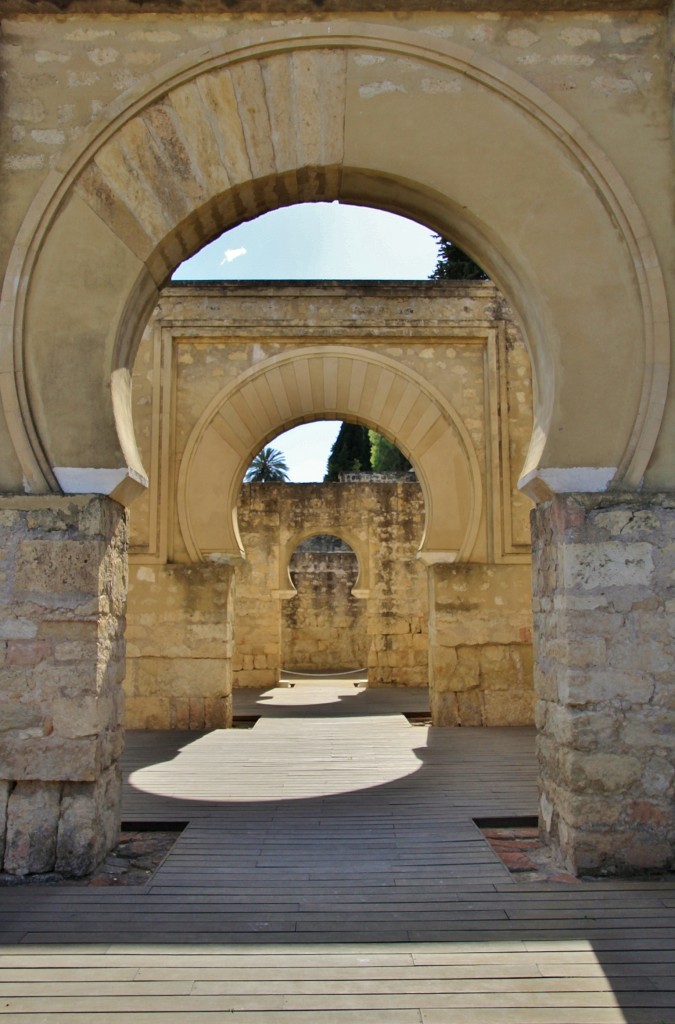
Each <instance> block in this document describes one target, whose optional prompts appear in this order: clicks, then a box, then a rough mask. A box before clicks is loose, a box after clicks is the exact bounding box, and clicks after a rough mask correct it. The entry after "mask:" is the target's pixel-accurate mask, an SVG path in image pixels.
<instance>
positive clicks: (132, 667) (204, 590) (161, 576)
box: [124, 563, 235, 729]
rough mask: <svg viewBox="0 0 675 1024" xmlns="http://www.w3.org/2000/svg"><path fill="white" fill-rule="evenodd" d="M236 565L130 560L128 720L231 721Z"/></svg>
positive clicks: (176, 724) (144, 724) (179, 724)
mask: <svg viewBox="0 0 675 1024" xmlns="http://www.w3.org/2000/svg"><path fill="white" fill-rule="evenodd" d="M234 575H235V570H234V568H233V566H231V565H212V564H207V563H199V564H194V565H182V564H169V565H143V564H140V565H132V571H131V582H130V586H129V611H128V619H129V623H128V626H127V676H126V680H125V683H124V689H125V693H126V718H125V722H126V726H127V728H129V729H225V728H228V727H229V726H231V725H232V646H233V631H234Z"/></svg>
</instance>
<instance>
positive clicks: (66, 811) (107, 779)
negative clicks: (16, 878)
mask: <svg viewBox="0 0 675 1024" xmlns="http://www.w3.org/2000/svg"><path fill="white" fill-rule="evenodd" d="M120 787H121V776H120V772H119V768H118V766H117V765H114V766H113V767H111V768H109V769H108V770H107V771H106V772H104V773H103V774H102V775H101V776H100V777H99V778H98V779H97V780H96V782H92V783H67V784H66V785H65V786H64V788H63V797H62V802H61V817H60V821H59V827H58V838H57V844H56V870H57V871H61V872H63V873H64V874H67V875H69V876H71V877H74V878H78V877H81V876H82V875H86V874H89V872H91V871H93V870H94V868H96V866H97V865H98V864H99V863H100V862H101V860H102V859H103V858H104V856H105V855H106V853H107V852H108V850H109V849H110V848H111V847H112V846H113V845H114V843H115V842H116V839H117V836H118V834H119V825H120V821H119V807H120Z"/></svg>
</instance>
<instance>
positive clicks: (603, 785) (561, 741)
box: [532, 494, 675, 872]
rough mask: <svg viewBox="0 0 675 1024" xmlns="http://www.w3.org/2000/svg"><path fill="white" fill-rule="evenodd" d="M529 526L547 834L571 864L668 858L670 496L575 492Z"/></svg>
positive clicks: (601, 865)
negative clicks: (531, 530) (531, 536)
mask: <svg viewBox="0 0 675 1024" xmlns="http://www.w3.org/2000/svg"><path fill="white" fill-rule="evenodd" d="M532 523H533V546H534V552H535V563H534V607H535V613H534V623H535V636H536V642H537V643H536V646H537V667H536V672H535V682H536V687H537V692H538V696H539V706H538V709H537V722H538V724H539V726H540V730H541V732H540V734H539V737H538V744H537V747H538V755H539V764H540V777H541V804H540V807H541V823H542V831H543V834H544V836H545V837H546V838H547V840H548V842H549V843H550V844H551V846H552V847H553V849H554V850H555V852H556V854H557V855H558V856H559V857H560V858H561V859H562V860H563V861H564V862H565V864H566V866H567V867H568V869H569V870H572V871H577V872H580V871H594V872H597V871H600V872H612V871H630V870H634V871H637V870H643V869H646V868H649V869H654V868H659V869H663V868H667V867H669V866H670V865H672V863H673V858H674V856H675V852H674V848H673V844H674V841H675V827H674V822H673V804H672V786H673V773H674V770H673V761H674V754H675V731H674V730H675V722H674V720H673V718H672V712H670V711H669V709H668V706H667V705H668V695H671V696H672V693H673V678H672V666H673V664H674V663H675V643H674V641H673V636H672V633H671V631H670V629H669V628H668V627H667V624H666V620H667V611H666V606H667V603H668V601H669V600H670V596H669V595H670V594H671V592H672V574H673V571H674V570H675V551H674V550H673V546H672V541H671V538H672V532H673V529H674V526H675V509H673V503H672V500H671V499H670V498H669V497H668V496H665V497H664V496H660V495H649V494H640V495H638V494H630V495H627V494H623V495H622V494H606V495H583V494H574V495H565V496H560V497H558V498H556V499H554V500H553V501H552V502H551V503H547V504H545V505H542V506H538V508H537V509H536V511H535V512H534V513H533V516H532ZM618 538H620V540H619V539H618ZM561 567H564V571H562V572H561V571H560V569H561ZM596 598H598V599H597V600H596Z"/></svg>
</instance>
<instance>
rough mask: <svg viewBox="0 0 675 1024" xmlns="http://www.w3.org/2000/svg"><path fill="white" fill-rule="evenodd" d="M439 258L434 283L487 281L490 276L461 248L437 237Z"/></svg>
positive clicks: (433, 277)
mask: <svg viewBox="0 0 675 1024" xmlns="http://www.w3.org/2000/svg"><path fill="white" fill-rule="evenodd" d="M436 245H437V246H438V256H437V262H436V268H435V270H434V272H433V274H432V275H431V278H430V280H432V281H487V280H488V276H487V274H486V273H485V271H484V270H483V269H482V268H481V267H479V266H478V264H477V263H474V261H473V260H472V259H471V257H470V256H467V254H466V253H465V252H463V251H462V250H461V249H460V248H459V246H457V245H453V243H452V242H450V241H448V239H447V238H441V236H440V235H436Z"/></svg>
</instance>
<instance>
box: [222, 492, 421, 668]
mask: <svg viewBox="0 0 675 1024" xmlns="http://www.w3.org/2000/svg"><path fill="white" fill-rule="evenodd" d="M239 512H240V526H241V532H242V540H243V542H244V545H245V548H246V553H247V559H246V562H245V563H244V564H243V565H242V566H240V567H239V568H238V569H237V611H236V620H235V656H234V680H235V685H239V686H263V685H270V684H274V683H275V682H276V681H277V680H278V678H279V670H280V668H281V667H284V668H290V669H297V670H300V669H305V668H310V667H311V668H313V669H314V670H315V671H321V670H330V669H340V668H362V667H365V666H367V668H368V681H369V685H371V686H380V685H386V684H392V685H398V686H426V685H427V683H428V644H427V580H426V574H427V570H426V568H425V566H424V565H423V563H422V562H420V561H419V560H418V559H417V557H416V555H417V550H418V547H419V544H420V539H421V536H422V531H423V529H424V503H423V500H422V495H421V491H420V488H419V486H418V485H417V484H416V483H380V484H369V483H363V482H360V483H334V484H246V485H244V487H243V488H242V497H241V500H240V504H239ZM326 533H331V534H333V535H335V536H338V537H340V538H342V539H343V540H344V541H345V542H346V543H347V544H349V545H350V546H351V548H352V550H353V551H354V552H355V554H356V557H357V561H358V569H359V576H358V581H357V580H354V581H353V582H354V583H356V584H357V586H356V587H354V585H353V583H352V586H351V587H348V579H347V578H345V579H344V580H343V585H342V587H341V588H340V589H339V590H338V595H337V601H336V600H334V597H333V595H330V594H325V595H324V597H323V600H322V601H321V602H319V601H318V600H317V597H318V595H317V591H316V589H315V588H312V587H309V588H308V592H306V593H305V592H303V591H302V590H300V591H298V592H296V591H295V590H294V589H293V587H292V584H291V579H290V578H289V568H292V561H293V557H294V554H295V551H296V549H297V546H298V544H299V543H300V542H301V541H303V540H304V539H305V538H307V537H309V536H314V535H317V534H326ZM316 567H317V566H316V564H315V568H316ZM319 568H320V565H319ZM323 575H324V576H325V573H324V574H323ZM275 576H276V588H275V587H274V586H273V585H272V580H273V579H274V577H275ZM345 577H346V574H345ZM265 580H266V581H267V583H268V585H267V586H265V585H264V581H265ZM348 590H351V591H352V593H351V594H350V593H348V592H347V591H348ZM275 643H276V646H275V648H274V651H272V648H273V646H274V644H275ZM331 644H332V646H331Z"/></svg>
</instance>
